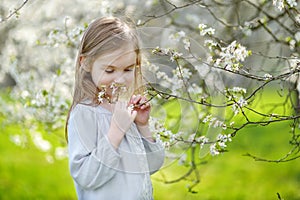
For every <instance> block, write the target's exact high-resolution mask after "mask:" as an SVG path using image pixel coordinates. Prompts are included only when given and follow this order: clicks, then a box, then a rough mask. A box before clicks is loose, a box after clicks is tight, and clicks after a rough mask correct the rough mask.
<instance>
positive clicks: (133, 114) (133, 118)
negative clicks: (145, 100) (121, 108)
mask: <svg viewBox="0 0 300 200" xmlns="http://www.w3.org/2000/svg"><path fill="white" fill-rule="evenodd" d="M136 115H137V111H135V110H134V111H132V113H131V116H130V118H131V120H132V121H134V120H135V117H136Z"/></svg>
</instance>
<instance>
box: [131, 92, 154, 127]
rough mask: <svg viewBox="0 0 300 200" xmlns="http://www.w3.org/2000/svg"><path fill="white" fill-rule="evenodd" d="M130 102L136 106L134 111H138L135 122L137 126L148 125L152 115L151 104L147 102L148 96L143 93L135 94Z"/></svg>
mask: <svg viewBox="0 0 300 200" xmlns="http://www.w3.org/2000/svg"><path fill="white" fill-rule="evenodd" d="M129 104H132V105H133V106H134V111H136V112H137V115H136V118H135V120H134V122H135V123H136V125H137V126H145V125H148V120H149V117H150V110H151V106H150V103H149V102H147V98H146V97H145V96H141V95H137V96H136V95H133V96H132V97H131V99H130V101H129Z"/></svg>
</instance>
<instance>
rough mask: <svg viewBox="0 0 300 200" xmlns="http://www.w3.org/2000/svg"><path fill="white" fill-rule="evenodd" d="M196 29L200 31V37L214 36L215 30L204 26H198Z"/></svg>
mask: <svg viewBox="0 0 300 200" xmlns="http://www.w3.org/2000/svg"><path fill="white" fill-rule="evenodd" d="M198 28H199V30H200V35H201V36H205V35H213V34H215V29H213V28H211V27H209V28H208V27H207V25H206V24H199V25H198Z"/></svg>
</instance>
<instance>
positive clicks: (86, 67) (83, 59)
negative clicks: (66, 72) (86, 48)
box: [79, 56, 91, 72]
mask: <svg viewBox="0 0 300 200" xmlns="http://www.w3.org/2000/svg"><path fill="white" fill-rule="evenodd" d="M79 63H80V67H82V69H84V71H86V72H91V66H90V65H89V64H88V62H87V58H86V57H85V56H80V58H79Z"/></svg>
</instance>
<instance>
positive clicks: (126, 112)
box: [111, 101, 137, 134]
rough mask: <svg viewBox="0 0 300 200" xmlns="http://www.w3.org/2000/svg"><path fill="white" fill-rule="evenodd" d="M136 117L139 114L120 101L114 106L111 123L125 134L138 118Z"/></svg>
mask: <svg viewBox="0 0 300 200" xmlns="http://www.w3.org/2000/svg"><path fill="white" fill-rule="evenodd" d="M136 115H137V112H136V111H135V110H133V111H132V110H130V109H129V108H128V107H127V103H126V102H122V101H118V102H116V104H115V106H114V111H113V116H112V121H111V123H112V125H114V126H116V127H117V128H118V129H119V130H121V131H122V132H123V133H124V134H125V133H126V131H127V130H128V129H129V128H130V125H131V124H132V122H133V121H134V119H135V118H136Z"/></svg>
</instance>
